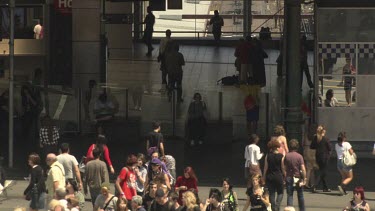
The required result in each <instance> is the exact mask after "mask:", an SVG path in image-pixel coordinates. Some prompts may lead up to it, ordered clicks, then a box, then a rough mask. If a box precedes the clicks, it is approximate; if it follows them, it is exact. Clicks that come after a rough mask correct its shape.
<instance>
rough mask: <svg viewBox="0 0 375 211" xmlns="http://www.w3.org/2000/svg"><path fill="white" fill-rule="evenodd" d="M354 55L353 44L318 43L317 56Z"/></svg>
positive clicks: (324, 57) (326, 57)
mask: <svg viewBox="0 0 375 211" xmlns="http://www.w3.org/2000/svg"><path fill="white" fill-rule="evenodd" d="M354 56H355V44H345V43H342V44H326V43H324V44H322V43H320V44H319V57H320V58H322V59H330V58H340V57H344V58H345V57H351V58H354Z"/></svg>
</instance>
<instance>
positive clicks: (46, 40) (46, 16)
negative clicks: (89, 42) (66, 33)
mask: <svg viewBox="0 0 375 211" xmlns="http://www.w3.org/2000/svg"><path fill="white" fill-rule="evenodd" d="M51 7H52V6H51V2H48V1H47V2H46V4H45V5H44V7H43V31H44V33H43V41H42V42H43V48H44V49H43V51H44V55H45V57H44V71H43V88H44V91H43V95H44V109H45V113H46V115H49V97H48V91H47V89H48V79H49V71H50V67H51V63H50V60H51V59H50V58H51V56H50V40H51V39H50V29H51V14H50V13H51Z"/></svg>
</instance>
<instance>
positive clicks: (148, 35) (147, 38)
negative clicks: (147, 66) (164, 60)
mask: <svg viewBox="0 0 375 211" xmlns="http://www.w3.org/2000/svg"><path fill="white" fill-rule="evenodd" d="M142 24H145V25H146V27H145V30H144V35H143V40H144V42H145V44H146V46H147V54H146V56H151V54H152V51H153V50H154V48H153V47H152V33H153V32H154V24H155V16H154V14H153V13H152V8H151V7H150V6H148V7H147V15H146V17H145V20H144V21H143V22H142Z"/></svg>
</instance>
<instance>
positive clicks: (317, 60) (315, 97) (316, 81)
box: [311, 3, 324, 123]
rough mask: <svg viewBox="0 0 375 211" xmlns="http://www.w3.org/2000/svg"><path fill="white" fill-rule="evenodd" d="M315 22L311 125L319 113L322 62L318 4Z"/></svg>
mask: <svg viewBox="0 0 375 211" xmlns="http://www.w3.org/2000/svg"><path fill="white" fill-rule="evenodd" d="M314 20H315V24H314V33H313V37H314V84H315V87H314V93H313V98H312V102H313V103H312V107H311V110H312V114H311V123H316V122H317V117H318V115H317V113H318V112H317V111H318V109H317V108H318V100H319V99H318V93H319V72H320V70H319V69H318V68H319V63H320V62H321V60H320V58H319V49H318V43H319V41H318V24H317V20H318V8H317V6H316V3H314ZM322 68H324V65H323V63H322ZM322 73H323V74H324V71H322ZM322 81H323V78H322ZM322 88H323V84H322Z"/></svg>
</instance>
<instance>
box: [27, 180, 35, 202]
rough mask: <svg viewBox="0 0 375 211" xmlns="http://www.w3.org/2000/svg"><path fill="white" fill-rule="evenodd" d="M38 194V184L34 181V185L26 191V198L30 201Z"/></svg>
mask: <svg viewBox="0 0 375 211" xmlns="http://www.w3.org/2000/svg"><path fill="white" fill-rule="evenodd" d="M36 194H38V186H37V184H36V183H34V185H33V187H32V188H31V189H30V190H29V191H28V192H27V193H26V196H25V199H26V200H27V201H30V200H31V199H32V198H33V197H34V196H35V195H36Z"/></svg>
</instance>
